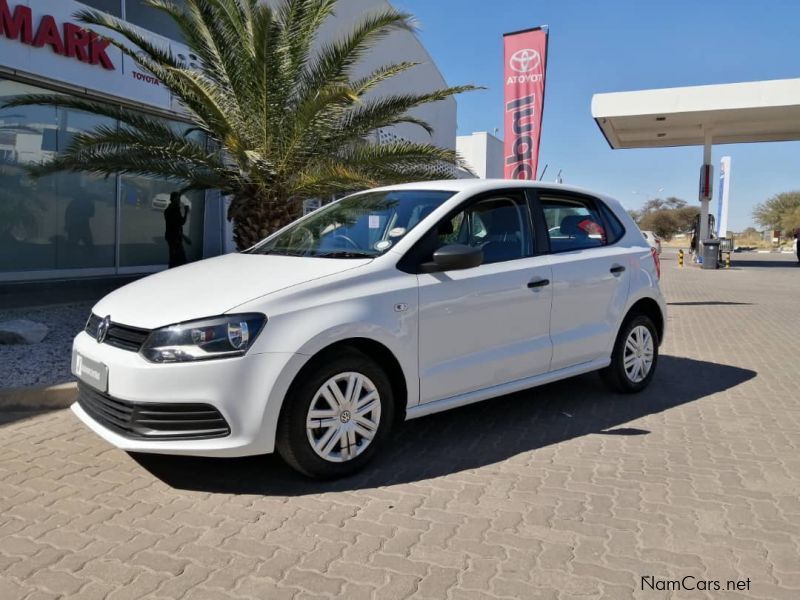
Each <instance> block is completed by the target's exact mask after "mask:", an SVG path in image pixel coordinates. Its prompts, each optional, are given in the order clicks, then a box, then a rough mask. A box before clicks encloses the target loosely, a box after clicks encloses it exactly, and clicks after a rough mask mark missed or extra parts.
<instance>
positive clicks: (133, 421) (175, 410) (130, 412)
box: [78, 382, 231, 440]
mask: <svg viewBox="0 0 800 600" xmlns="http://www.w3.org/2000/svg"><path fill="white" fill-rule="evenodd" d="M78 404H79V405H80V407H81V408H82V409H83V410H84V411H86V413H87V414H88V415H89V416H90V417H92V419H94V420H95V421H97V422H98V423H100V424H101V425H102V426H103V427H106V428H107V429H110V430H111V431H114V432H116V433H119V434H120V435H123V436H125V437H127V438H130V439H136V440H197V439H208V438H219V437H225V436H227V435H230V433H231V428H230V427H229V426H228V423H227V421H225V418H224V417H223V416H222V414H220V412H219V411H218V410H217V409H216V408H214V407H213V406H211V405H210V404H179V403H168V402H152V403H151V402H128V401H126V400H120V399H119V398H112V397H111V396H109V395H108V394H104V393H102V392H98V391H97V390H95V389H93V388H91V387H89V386H88V385H86V384H84V383H81V382H78Z"/></svg>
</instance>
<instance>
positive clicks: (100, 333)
mask: <svg viewBox="0 0 800 600" xmlns="http://www.w3.org/2000/svg"><path fill="white" fill-rule="evenodd" d="M109 327H111V315H107V316H106V318H105V319H103V320H102V321H100V323H99V324H98V325H97V343H98V344H102V343H103V342H104V341H105V340H106V336H107V335H108V328H109Z"/></svg>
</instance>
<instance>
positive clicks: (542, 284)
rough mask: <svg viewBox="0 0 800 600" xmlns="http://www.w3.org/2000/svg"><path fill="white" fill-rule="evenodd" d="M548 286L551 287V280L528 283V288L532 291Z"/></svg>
mask: <svg viewBox="0 0 800 600" xmlns="http://www.w3.org/2000/svg"><path fill="white" fill-rule="evenodd" d="M546 285H550V280H549V279H537V280H536V281H530V282H528V287H529V288H531V289H534V288H540V287H545V286H546Z"/></svg>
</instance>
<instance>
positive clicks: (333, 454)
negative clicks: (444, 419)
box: [277, 349, 394, 479]
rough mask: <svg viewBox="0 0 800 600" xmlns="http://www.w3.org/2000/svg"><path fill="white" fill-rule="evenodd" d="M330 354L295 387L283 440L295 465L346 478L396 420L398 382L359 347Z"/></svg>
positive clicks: (305, 470) (284, 422)
mask: <svg viewBox="0 0 800 600" xmlns="http://www.w3.org/2000/svg"><path fill="white" fill-rule="evenodd" d="M330 356H331V355H328V357H326V358H330ZM326 358H321V359H319V360H316V361H315V362H314V364H313V365H312V366H311V367H309V369H308V370H306V371H305V372H304V373H301V376H300V377H302V380H301V381H299V382H298V383H297V384H296V385H294V386H292V390H291V391H290V392H289V396H288V397H287V398H286V403H287V404H286V405H285V406H284V410H283V413H282V416H281V422H280V425H279V429H278V439H277V447H278V452H279V453H280V455H281V457H283V459H284V460H285V461H286V462H287V463H288V464H289V465H290V466H292V467H293V468H295V469H296V470H298V471H300V472H301V473H303V474H305V475H308V476H309V477H314V478H319V479H331V478H335V477H343V476H345V475H349V474H350V473H353V472H355V471H357V470H358V469H360V468H362V467H363V466H364V465H366V463H367V462H369V460H370V459H371V458H372V457H373V456H374V454H375V453H376V451H377V450H378V449H379V447H380V446H381V444H382V443H383V441H384V440H385V439H386V436H387V435H388V433H389V430H390V429H391V427H392V423H393V420H394V398H393V396H392V386H391V383H390V381H389V378H388V377H387V375H386V373H385V372H384V371H383V369H382V368H381V367H380V366H378V365H377V364H376V363H375V362H374V361H372V360H371V359H369V358H368V357H367V356H365V355H364V354H362V353H360V352H358V351H356V350H349V349H348V350H345V351H344V352H341V353H339V354H338V356H337V357H336V358H330V360H328V359H326Z"/></svg>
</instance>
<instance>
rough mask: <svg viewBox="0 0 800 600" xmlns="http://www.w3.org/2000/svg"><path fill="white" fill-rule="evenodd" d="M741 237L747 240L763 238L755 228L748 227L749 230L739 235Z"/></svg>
mask: <svg viewBox="0 0 800 600" xmlns="http://www.w3.org/2000/svg"><path fill="white" fill-rule="evenodd" d="M739 237H743V238H747V239H750V238H758V237H761V233H760V232H759V231H758V229H756V228H755V227H748V228H747V229H745V230H744V231H743V232H742V233H741V234H740V235H739Z"/></svg>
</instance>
